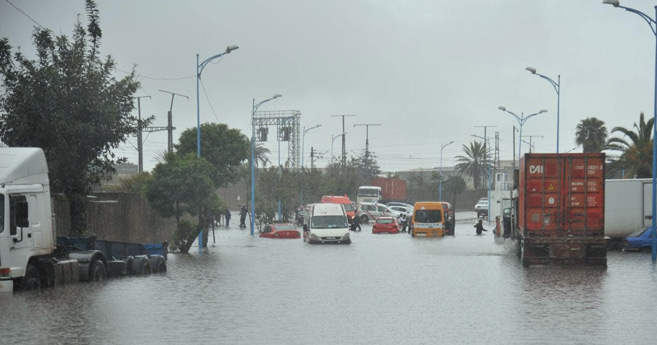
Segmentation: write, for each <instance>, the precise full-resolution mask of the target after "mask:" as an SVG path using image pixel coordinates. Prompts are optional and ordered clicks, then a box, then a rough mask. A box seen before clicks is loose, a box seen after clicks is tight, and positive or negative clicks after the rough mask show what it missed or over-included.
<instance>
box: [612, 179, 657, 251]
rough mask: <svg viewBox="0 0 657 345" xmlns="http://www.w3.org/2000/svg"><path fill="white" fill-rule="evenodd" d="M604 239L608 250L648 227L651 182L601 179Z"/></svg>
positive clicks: (650, 217) (650, 221) (649, 220)
mask: <svg viewBox="0 0 657 345" xmlns="http://www.w3.org/2000/svg"><path fill="white" fill-rule="evenodd" d="M604 222H605V236H606V237H608V238H609V240H608V244H609V247H610V248H620V246H622V244H623V242H622V241H623V238H625V237H627V236H628V235H630V234H632V233H633V232H635V231H637V230H639V229H643V228H647V227H649V226H651V225H652V179H610V180H605V221H604Z"/></svg>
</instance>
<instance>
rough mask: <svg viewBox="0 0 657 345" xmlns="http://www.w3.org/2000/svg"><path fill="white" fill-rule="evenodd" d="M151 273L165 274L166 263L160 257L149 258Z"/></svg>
mask: <svg viewBox="0 0 657 345" xmlns="http://www.w3.org/2000/svg"><path fill="white" fill-rule="evenodd" d="M151 262H152V267H153V273H166V272H167V262H166V261H165V260H164V258H163V257H162V256H159V255H158V256H154V257H151Z"/></svg>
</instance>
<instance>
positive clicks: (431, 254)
mask: <svg viewBox="0 0 657 345" xmlns="http://www.w3.org/2000/svg"><path fill="white" fill-rule="evenodd" d="M457 219H458V222H457V227H456V235H455V236H454V237H446V238H439V239H421V238H411V237H410V236H409V235H408V234H403V233H402V234H397V235H373V234H372V233H371V231H370V229H371V227H370V226H364V227H363V231H362V232H360V233H352V241H353V243H352V244H351V245H309V244H306V243H304V242H303V241H302V240H300V239H298V240H297V239H295V240H282V239H279V240H275V239H261V238H258V237H257V236H256V237H255V238H252V237H251V236H250V235H249V232H248V230H239V229H238V228H237V227H233V228H231V229H229V230H223V229H222V230H217V231H216V232H215V237H216V244H213V243H212V237H211V238H210V248H209V250H208V253H205V254H201V255H199V254H198V250H197V248H194V249H193V253H192V254H191V255H170V258H169V262H168V268H169V271H168V273H166V274H165V275H153V276H150V277H145V278H139V277H126V278H120V279H113V280H109V281H107V282H105V283H101V284H75V285H67V286H62V287H57V288H52V289H44V290H41V291H36V292H23V293H14V294H13V295H0V310H1V312H0V326H1V328H2V332H1V333H0V344H194V343H197V344H198V343H208V344H626V343H632V344H655V343H657V329H656V327H657V326H656V325H655V322H654V321H653V319H654V315H655V311H657V298H656V297H655V290H656V289H655V288H656V287H657V269H656V266H655V265H653V264H652V262H651V260H650V254H649V253H647V254H644V253H624V252H610V253H609V258H608V266H609V267H608V268H607V269H600V268H547V267H530V268H523V267H522V266H521V265H520V264H519V262H518V260H517V258H516V257H515V255H514V254H513V251H512V250H511V248H512V246H510V245H509V244H508V243H507V244H505V243H500V242H499V241H496V240H495V238H494V236H493V235H492V234H491V233H490V232H489V233H485V235H483V236H475V231H474V228H473V225H474V223H475V220H474V213H472V212H459V213H457ZM491 227H492V225H489V226H488V227H487V228H491Z"/></svg>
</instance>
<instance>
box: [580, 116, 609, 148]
mask: <svg viewBox="0 0 657 345" xmlns="http://www.w3.org/2000/svg"><path fill="white" fill-rule="evenodd" d="M575 142H576V143H577V145H581V146H583V148H584V150H583V152H584V153H587V152H602V150H604V148H605V144H606V143H607V127H605V123H604V121H601V120H599V119H597V118H595V117H587V118H586V119H584V120H582V121H580V122H579V123H578V124H577V131H576V132H575Z"/></svg>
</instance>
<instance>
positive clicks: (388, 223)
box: [372, 217, 399, 234]
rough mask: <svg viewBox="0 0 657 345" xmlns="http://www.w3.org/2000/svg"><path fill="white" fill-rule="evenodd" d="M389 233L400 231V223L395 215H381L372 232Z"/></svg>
mask: <svg viewBox="0 0 657 345" xmlns="http://www.w3.org/2000/svg"><path fill="white" fill-rule="evenodd" d="M384 232H386V233H389V234H398V233H399V223H398V222H397V218H395V217H379V218H377V219H376V221H375V222H374V225H372V233H373V234H380V233H384Z"/></svg>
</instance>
